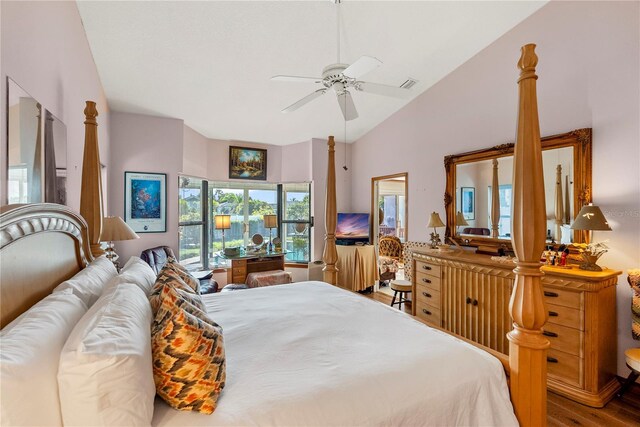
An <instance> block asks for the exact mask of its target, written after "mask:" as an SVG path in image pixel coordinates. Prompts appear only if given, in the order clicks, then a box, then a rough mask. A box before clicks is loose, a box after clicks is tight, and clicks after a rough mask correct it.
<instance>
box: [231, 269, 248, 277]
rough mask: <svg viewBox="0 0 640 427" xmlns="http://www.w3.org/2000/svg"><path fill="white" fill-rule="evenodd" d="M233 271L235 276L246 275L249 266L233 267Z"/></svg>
mask: <svg viewBox="0 0 640 427" xmlns="http://www.w3.org/2000/svg"><path fill="white" fill-rule="evenodd" d="M231 271H232V274H233V275H234V276H235V275H242V274H244V275H245V276H246V275H247V267H233V269H232V270H231Z"/></svg>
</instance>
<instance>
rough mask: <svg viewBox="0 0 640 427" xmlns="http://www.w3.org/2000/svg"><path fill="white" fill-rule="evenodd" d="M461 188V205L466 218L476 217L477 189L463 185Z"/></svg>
mask: <svg viewBox="0 0 640 427" xmlns="http://www.w3.org/2000/svg"><path fill="white" fill-rule="evenodd" d="M460 190H461V191H460V207H461V208H462V209H461V210H462V215H464V219H476V189H475V188H474V187H462V188H461V189H460Z"/></svg>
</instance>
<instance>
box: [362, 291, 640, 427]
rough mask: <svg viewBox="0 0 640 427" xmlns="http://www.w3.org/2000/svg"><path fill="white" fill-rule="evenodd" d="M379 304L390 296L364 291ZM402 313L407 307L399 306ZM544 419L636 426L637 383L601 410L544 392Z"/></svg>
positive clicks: (590, 426) (554, 426) (639, 414)
mask: <svg viewBox="0 0 640 427" xmlns="http://www.w3.org/2000/svg"><path fill="white" fill-rule="evenodd" d="M364 296H365V297H367V298H372V299H374V300H376V301H379V302H381V303H383V304H387V305H389V304H391V297H390V296H389V295H385V294H383V293H381V292H374V293H370V294H364ZM403 310H404V311H405V312H406V313H411V308H410V306H409V307H403ZM547 422H548V424H549V426H550V427H559V426H561V427H565V426H572V427H575V426H587V427H596V426H598V427H599V426H607V427H608V426H611V427H618V426H619V427H622V426H625V427H629V426H640V385H639V384H636V385H635V386H633V387H632V388H631V389H629V391H627V393H626V394H625V395H624V396H623V397H622V398H621V399H620V398H617V397H615V398H613V400H611V401H610V402H609V403H608V404H607V406H605V407H604V408H602V409H596V408H591V407H589V406H585V405H581V404H580V403H576V402H574V401H573V400H569V399H567V398H566V397H562V396H560V395H558V394H555V393H553V392H549V393H548V394H547Z"/></svg>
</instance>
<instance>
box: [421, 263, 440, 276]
mask: <svg viewBox="0 0 640 427" xmlns="http://www.w3.org/2000/svg"><path fill="white" fill-rule="evenodd" d="M418 272H421V273H425V274H428V275H430V276H435V277H438V278H439V277H440V266H439V265H438V264H432V263H430V262H424V261H416V273H418Z"/></svg>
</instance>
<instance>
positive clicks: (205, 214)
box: [177, 174, 313, 270]
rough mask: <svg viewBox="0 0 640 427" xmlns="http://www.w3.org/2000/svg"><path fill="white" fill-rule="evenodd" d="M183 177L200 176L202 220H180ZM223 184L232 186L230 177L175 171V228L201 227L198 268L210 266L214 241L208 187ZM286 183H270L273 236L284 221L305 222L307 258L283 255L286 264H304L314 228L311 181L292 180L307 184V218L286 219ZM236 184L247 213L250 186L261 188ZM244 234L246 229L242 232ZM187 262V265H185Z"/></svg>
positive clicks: (309, 256) (286, 222) (280, 232)
mask: <svg viewBox="0 0 640 427" xmlns="http://www.w3.org/2000/svg"><path fill="white" fill-rule="evenodd" d="M184 178H188V179H197V180H200V182H201V185H200V205H201V220H199V221H180V202H179V201H180V200H182V198H181V195H180V191H179V190H180V189H181V188H182V186H181V180H182V179H184ZM222 183H224V184H226V185H231V187H230V188H233V183H234V182H233V181H212V180H207V179H205V178H200V177H196V176H190V175H182V174H180V175H178V230H181V227H189V226H199V227H201V229H200V234H201V236H200V242H201V245H200V264H198V266H197V269H199V270H208V269H210V267H211V263H210V261H211V254H212V253H213V251H212V249H211V248H210V247H209V244H210V243H213V241H214V240H215V239H214V237H213V232H214V230H213V228H212V224H213V212H209V211H210V203H211V200H212V199H211V195H210V191H209V190H210V189H211V188H218V186H216V184H222ZM257 184H262V185H264V184H268V183H257ZM286 184H289V183H278V184H272V185H275V187H276V216H277V222H278V228H277V232H276V233H275V236H277V237H278V238H282V236H283V234H284V232H283V230H284V228H283V227H286V225H287V224H307V225H308V235H309V239H308V245H307V254H308V259H307V260H286V256H285V262H286V263H287V264H299V265H304V264H308V263H309V262H310V260H311V248H312V239H313V232H312V227H313V215H312V210H311V208H312V198H311V197H312V195H311V191H312V189H311V188H312V186H311V183H310V182H300V183H292V184H305V185H306V186H307V188H308V194H309V217H308V218H307V219H306V220H288V219H285V211H284V209H285V203H286V190H285V186H286ZM239 187H242V190H243V192H244V198H243V203H244V210H245V211H246V212H245V213H246V214H247V215H248V209H249V204H248V199H249V196H248V194H249V191H250V190H260V189H261V188H259V185H258V186H257V188H251V184H250V183H242V184H240V185H239ZM245 234H246V233H245ZM243 239H246V236H244V234H243ZM177 255H178V259H179V258H180V236H178V254H177ZM188 267H189V266H187V268H188Z"/></svg>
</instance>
